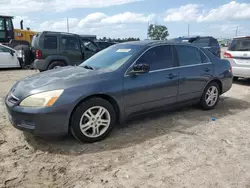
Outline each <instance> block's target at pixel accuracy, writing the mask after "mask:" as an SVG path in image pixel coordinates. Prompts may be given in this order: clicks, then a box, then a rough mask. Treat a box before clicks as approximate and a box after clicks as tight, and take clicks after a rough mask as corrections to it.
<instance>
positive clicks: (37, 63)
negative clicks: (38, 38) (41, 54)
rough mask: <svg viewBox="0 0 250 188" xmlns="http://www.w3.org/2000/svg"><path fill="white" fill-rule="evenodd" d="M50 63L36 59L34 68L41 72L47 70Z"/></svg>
mask: <svg viewBox="0 0 250 188" xmlns="http://www.w3.org/2000/svg"><path fill="white" fill-rule="evenodd" d="M47 67H48V63H47V61H45V60H44V59H36V60H35V61H34V68H35V69H38V70H39V71H45V70H47Z"/></svg>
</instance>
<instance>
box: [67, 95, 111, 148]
mask: <svg viewBox="0 0 250 188" xmlns="http://www.w3.org/2000/svg"><path fill="white" fill-rule="evenodd" d="M115 123H116V113H115V110H114V108H113V106H112V105H111V104H110V103H109V102H108V101H106V100H104V99H102V98H92V99H89V100H87V101H85V102H83V103H82V104H80V106H79V107H78V108H77V109H76V110H75V112H74V113H73V115H72V117H71V125H70V131H71V133H72V134H73V136H74V137H75V138H76V139H78V140H80V141H82V142H89V143H92V142H97V141H100V140H103V139H104V138H106V137H107V136H108V135H109V133H110V132H111V130H112V128H113V127H114V125H115Z"/></svg>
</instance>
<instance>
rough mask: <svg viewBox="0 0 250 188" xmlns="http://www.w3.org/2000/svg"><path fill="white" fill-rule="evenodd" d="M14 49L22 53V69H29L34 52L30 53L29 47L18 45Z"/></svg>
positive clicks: (20, 60)
mask: <svg viewBox="0 0 250 188" xmlns="http://www.w3.org/2000/svg"><path fill="white" fill-rule="evenodd" d="M14 49H15V50H17V51H21V52H22V58H20V59H19V62H20V66H21V68H23V69H26V68H29V67H30V65H31V63H32V52H31V51H30V49H29V46H26V45H17V46H16V47H15V48H14Z"/></svg>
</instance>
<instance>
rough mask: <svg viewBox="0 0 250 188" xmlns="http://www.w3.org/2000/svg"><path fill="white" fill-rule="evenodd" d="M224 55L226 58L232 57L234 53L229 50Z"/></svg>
mask: <svg viewBox="0 0 250 188" xmlns="http://www.w3.org/2000/svg"><path fill="white" fill-rule="evenodd" d="M224 57H225V58H232V55H231V54H230V53H228V52H225V53H224Z"/></svg>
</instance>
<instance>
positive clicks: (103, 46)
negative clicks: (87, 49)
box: [95, 41, 116, 50]
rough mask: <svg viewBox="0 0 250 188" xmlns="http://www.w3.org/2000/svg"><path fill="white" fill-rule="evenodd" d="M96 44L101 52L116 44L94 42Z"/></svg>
mask: <svg viewBox="0 0 250 188" xmlns="http://www.w3.org/2000/svg"><path fill="white" fill-rule="evenodd" d="M95 43H96V44H98V46H99V47H100V49H101V50H104V49H106V48H108V47H110V46H112V45H114V44H116V42H106V41H95Z"/></svg>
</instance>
